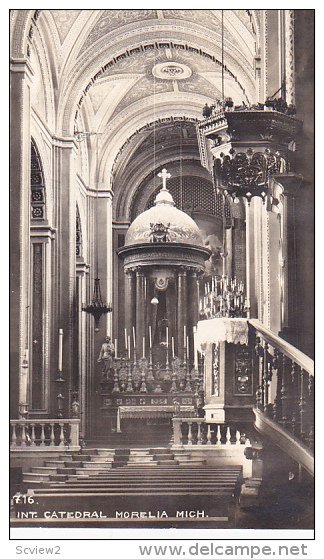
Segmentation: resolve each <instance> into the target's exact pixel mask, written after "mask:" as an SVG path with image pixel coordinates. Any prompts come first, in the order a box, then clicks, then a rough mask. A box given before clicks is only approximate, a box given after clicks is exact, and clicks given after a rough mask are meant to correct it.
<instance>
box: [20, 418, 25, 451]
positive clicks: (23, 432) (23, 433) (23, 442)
mask: <svg viewBox="0 0 324 559" xmlns="http://www.w3.org/2000/svg"><path fill="white" fill-rule="evenodd" d="M21 446H26V425H25V423H24V422H22V425H21Z"/></svg>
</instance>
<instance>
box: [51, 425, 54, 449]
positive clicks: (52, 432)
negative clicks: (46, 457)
mask: <svg viewBox="0 0 324 559" xmlns="http://www.w3.org/2000/svg"><path fill="white" fill-rule="evenodd" d="M50 429H51V431H50V446H55V433H54V423H50Z"/></svg>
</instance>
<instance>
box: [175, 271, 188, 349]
mask: <svg viewBox="0 0 324 559" xmlns="http://www.w3.org/2000/svg"><path fill="white" fill-rule="evenodd" d="M187 305H188V297H187V271H186V270H185V269H184V268H180V270H179V271H178V302H177V315H178V316H177V319H178V320H177V323H178V351H177V353H178V357H179V358H180V359H184V358H185V355H184V351H183V348H184V328H183V327H184V326H186V327H187ZM187 330H188V328H187Z"/></svg>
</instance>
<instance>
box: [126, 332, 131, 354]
mask: <svg viewBox="0 0 324 559" xmlns="http://www.w3.org/2000/svg"><path fill="white" fill-rule="evenodd" d="M130 347H131V346H130V336H128V344H127V349H128V359H130V358H131V354H130Z"/></svg>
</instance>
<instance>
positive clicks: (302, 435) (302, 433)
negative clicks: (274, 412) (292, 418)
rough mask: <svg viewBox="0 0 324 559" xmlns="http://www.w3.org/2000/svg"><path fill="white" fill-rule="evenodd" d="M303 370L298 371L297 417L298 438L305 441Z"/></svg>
mask: <svg viewBox="0 0 324 559" xmlns="http://www.w3.org/2000/svg"><path fill="white" fill-rule="evenodd" d="M304 375H305V373H304V370H303V369H302V370H301V371H300V397H299V417H300V431H299V433H300V438H301V440H302V441H304V440H305V435H306V431H305V396H304V380H305V378H304Z"/></svg>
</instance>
